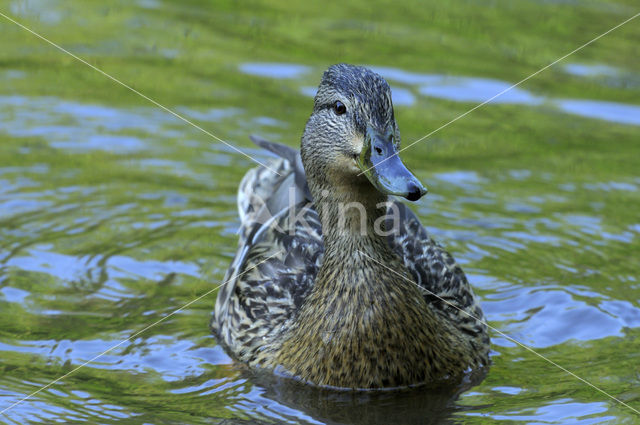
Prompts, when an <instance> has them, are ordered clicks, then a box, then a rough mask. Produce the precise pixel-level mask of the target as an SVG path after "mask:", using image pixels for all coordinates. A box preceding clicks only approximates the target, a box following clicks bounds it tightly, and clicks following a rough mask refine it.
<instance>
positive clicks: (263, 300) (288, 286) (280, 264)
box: [211, 203, 324, 367]
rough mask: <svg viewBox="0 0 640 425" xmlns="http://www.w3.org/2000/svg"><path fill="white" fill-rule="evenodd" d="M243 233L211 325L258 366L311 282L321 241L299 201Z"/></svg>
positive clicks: (315, 221) (313, 216)
mask: <svg viewBox="0 0 640 425" xmlns="http://www.w3.org/2000/svg"><path fill="white" fill-rule="evenodd" d="M301 222H304V223H305V224H304V225H300V223H301ZM249 234H250V236H249V238H248V239H247V241H246V243H245V245H244V246H243V249H242V250H241V251H239V252H238V254H237V255H236V258H235V259H234V261H233V264H232V265H231V267H230V268H229V270H228V271H227V275H226V276H225V282H227V283H226V284H224V286H222V287H221V288H220V291H219V293H218V300H217V303H216V309H215V314H214V317H213V319H212V321H211V328H212V331H213V332H214V333H215V334H216V335H217V336H218V340H219V341H220V342H221V343H222V344H223V345H224V346H226V348H227V349H228V350H229V351H230V352H231V353H232V354H233V355H234V356H235V357H236V358H237V359H238V360H241V361H243V362H246V363H248V364H250V365H251V366H263V367H264V366H266V365H265V363H264V362H265V361H267V360H268V359H270V358H271V357H269V352H268V351H267V350H270V349H274V347H275V345H276V344H274V343H273V342H274V341H278V335H279V334H280V332H281V331H282V330H283V329H285V328H286V327H287V326H289V325H290V323H291V320H292V319H293V318H294V317H295V314H296V312H297V311H298V310H299V309H300V306H301V305H302V303H303V301H304V299H305V298H306V296H307V294H308V291H309V290H310V289H311V287H312V286H313V282H314V281H315V277H316V275H317V273H318V269H319V268H320V263H321V261H322V257H323V255H324V244H323V242H322V235H321V226H320V220H319V218H318V214H317V212H316V211H315V210H314V209H313V208H311V207H309V206H307V207H305V204H304V203H301V204H298V205H296V206H294V207H293V208H292V209H291V210H289V209H285V210H283V211H282V212H281V213H280V214H278V215H277V216H276V217H273V219H272V220H271V221H270V222H268V223H265V224H264V225H258V224H256V225H255V227H254V228H253V229H251V231H250V232H249Z"/></svg>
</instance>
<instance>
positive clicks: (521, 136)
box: [0, 0, 640, 424]
mask: <svg viewBox="0 0 640 425" xmlns="http://www.w3.org/2000/svg"><path fill="white" fill-rule="evenodd" d="M636 9H637V4H635V3H634V2H631V1H627V2H624V1H623V2H618V3H616V4H615V5H614V4H608V3H602V2H595V3H594V2H586V3H573V2H569V3H565V2H527V1H520V0H518V1H509V2H506V1H504V2H502V1H499V2H497V3H491V4H488V3H482V4H480V3H478V4H475V3H474V4H469V3H467V2H450V3H447V4H443V3H438V2H430V3H426V4H425V3H420V4H417V3H416V4H414V3H405V4H403V6H402V7H400V6H394V7H389V6H388V5H382V4H375V2H374V3H372V2H352V3H350V4H349V5H346V4H336V5H331V4H326V5H318V6H315V5H302V4H301V5H296V6H294V5H291V4H289V3H284V2H280V3H278V2H276V3H268V4H267V3H265V4H261V3H256V4H252V5H250V6H249V5H241V4H236V3H228V4H227V3H220V4H218V5H216V6H212V5H210V4H208V3H206V2H199V1H188V2H182V3H178V2H165V1H156V0H144V1H138V2H133V3H131V2H122V3H113V4H111V3H110V4H104V3H103V2H94V1H87V2H76V3H74V4H71V3H64V2H42V1H0V11H2V13H7V14H10V15H11V16H12V17H13V18H15V19H18V20H20V21H21V22H23V23H24V24H25V25H28V26H30V27H32V28H33V29H34V30H36V31H39V32H42V34H43V35H46V36H47V37H50V38H51V39H52V40H54V41H55V42H57V43H60V44H61V45H63V46H64V47H65V48H67V49H69V50H70V51H73V52H74V53H76V54H78V55H80V56H82V57H83V58H85V59H87V60H88V61H89V62H91V63H93V64H95V65H96V66H99V67H101V68H102V69H104V70H105V71H106V72H109V73H111V74H113V75H114V76H115V77H117V78H119V79H122V80H123V81H125V82H126V83H127V84H130V85H131V86H132V87H134V88H136V89H137V90H140V91H141V92H143V93H145V94H146V95H148V96H150V97H152V98H153V99H155V100H157V101H158V102H160V103H162V104H164V105H167V106H168V107H171V108H172V109H173V110H175V111H177V112H178V113H180V114H182V115H184V116H185V117H186V118H188V119H190V120H193V121H194V123H197V124H198V125H201V126H202V127H203V128H205V129H207V130H208V131H211V132H212V133H214V134H215V135H216V136H218V137H220V138H221V139H222V140H225V141H227V142H229V143H231V144H233V146H236V147H238V148H240V149H242V150H243V151H244V152H247V153H248V154H250V155H252V156H254V157H255V158H256V159H258V160H259V161H264V160H266V159H267V158H268V156H267V154H266V153H264V152H261V151H260V150H259V149H257V148H255V147H254V146H252V145H251V143H250V142H249V140H248V135H249V134H251V133H257V134H260V135H262V136H264V137H267V138H270V139H272V140H274V141H278V142H282V143H287V144H289V145H292V146H296V145H297V144H298V143H299V139H300V135H301V133H302V129H303V127H304V124H305V120H306V119H307V117H308V114H309V113H310V111H311V108H312V99H311V97H310V96H313V94H314V93H315V87H316V86H317V83H318V81H319V79H320V77H321V74H322V71H323V70H324V69H325V68H326V67H327V66H328V65H329V64H332V63H336V62H341V61H346V62H351V63H357V64H363V65H367V66H371V67H372V68H374V69H376V70H377V71H378V72H380V73H381V74H382V75H383V76H385V77H386V78H387V79H388V81H389V83H390V84H391V87H392V90H393V96H394V103H395V105H396V117H397V120H398V123H399V125H400V128H401V131H402V134H403V143H405V144H408V143H410V142H411V141H413V140H416V139H418V138H420V137H422V136H424V135H425V134H427V133H429V132H431V131H432V130H434V129H436V128H438V127H440V126H441V125H443V124H445V123H446V122H448V121H450V120H451V119H453V118H455V117H456V116H458V115H460V114H462V113H464V112H465V111H467V110H469V109H470V108H472V107H473V106H475V105H476V104H478V103H480V102H484V101H485V100H487V99H488V98H490V97H492V96H494V95H496V94H498V93H499V92H501V91H503V90H505V89H506V88H509V87H510V86H511V85H513V84H515V83H517V82H518V81H520V80H521V79H522V78H524V77H526V76H527V75H529V74H531V73H533V72H535V71H536V70H538V69H539V68H541V67H542V66H544V65H546V64H548V63H550V62H552V61H553V60H555V59H557V58H558V57H560V56H562V55H564V54H565V53H567V52H569V51H571V50H573V49H574V48H575V47H577V46H579V45H581V44H583V43H584V42H585V41H587V40H588V39H589V38H590V37H595V36H596V35H598V34H600V33H602V32H604V31H606V30H607V29H609V28H611V27H613V26H614V25H616V24H618V23H619V22H621V21H623V20H624V19H626V18H628V17H630V16H632V15H633V13H637V10H636ZM525 18H526V19H525ZM0 22H1V23H0V25H1V27H2V34H3V37H2V39H1V40H0V47H2V49H0V51H1V52H2V53H0V138H1V142H0V222H1V224H0V376H1V378H2V379H0V409H4V408H6V407H8V406H10V405H11V404H12V403H14V402H16V401H17V400H19V399H20V398H22V397H24V396H26V395H28V394H30V393H32V392H34V391H36V390H38V389H39V388H41V387H42V386H44V385H46V384H48V383H49V382H51V381H53V380H54V379H56V378H58V377H60V376H62V375H64V374H65V373H67V372H69V371H71V370H73V369H74V368H75V367H77V366H79V365H81V364H83V363H85V362H86V361H88V360H90V359H92V358H93V357H94V356H96V355H98V354H100V353H102V352H104V351H105V350H108V349H109V348H111V347H113V346H114V345H116V344H118V343H120V342H121V341H123V340H125V339H126V338H128V337H129V336H131V335H133V334H135V333H136V332H138V331H140V330H142V329H144V328H145V327H147V326H149V325H150V324H153V323H155V322H157V321H158V320H160V319H162V318H164V317H165V316H166V315H168V314H170V313H172V312H174V311H175V310H176V309H177V308H179V307H181V306H183V305H185V304H187V303H189V302H190V301H192V300H194V299H195V298H197V297H198V296H200V295H203V294H206V293H207V292H209V291H211V290H212V289H213V288H215V287H216V286H217V285H219V284H220V283H221V282H222V279H223V276H224V272H225V270H226V268H227V266H228V265H229V262H230V261H231V259H232V257H233V255H234V253H235V249H236V244H237V234H236V232H237V229H238V224H239V222H238V218H237V213H236V205H235V192H236V190H237V185H238V183H239V181H240V179H241V178H242V175H243V174H244V173H245V172H246V171H247V170H248V169H249V168H251V167H253V166H255V164H254V163H253V162H251V161H250V160H249V159H247V158H246V157H244V156H242V155H239V154H238V153H237V152H235V151H234V150H233V149H231V148H229V147H228V146H226V145H225V144H223V143H221V142H220V141H218V140H215V139H212V138H210V137H209V136H207V135H205V134H203V133H202V132H200V131H199V130H197V129H195V128H193V127H191V126H189V125H187V124H185V123H184V122H182V121H180V120H178V119H176V118H175V117H173V116H172V115H170V114H168V113H166V112H165V111H162V110H161V109H159V108H157V107H155V106H154V105H152V104H150V103H148V102H146V101H145V100H144V99H141V98H140V97H138V96H136V95H135V94H133V93H131V92H129V91H127V90H126V89H124V88H123V87H121V86H118V85H116V84H115V83H114V82H113V81H110V80H108V79H106V78H105V77H104V76H102V75H100V74H99V73H97V72H95V71H93V70H91V69H89V68H87V67H86V66H84V65H82V64H79V63H77V62H75V61H74V60H73V59H71V58H69V57H68V56H65V55H64V54H62V53H61V52H59V51H56V50H55V49H53V48H52V47H51V46H48V45H46V44H45V43H43V42H42V41H41V40H38V39H37V38H35V37H34V36H32V35H30V34H28V33H26V32H25V31H24V30H21V29H20V28H18V27H16V26H15V25H13V24H11V23H9V22H7V21H4V20H2V21H0ZM639 28H640V27H639V26H638V24H637V23H635V22H633V23H630V24H628V25H627V26H625V27H623V28H621V29H620V30H617V31H616V32H613V33H611V34H610V35H607V36H606V37H604V38H602V39H601V40H599V41H598V42H597V43H594V44H593V45H591V46H589V47H588V48H585V49H584V51H581V52H579V53H577V54H575V55H573V56H572V57H571V58H569V59H568V60H567V62H566V63H562V64H558V65H557V66H555V67H553V68H551V69H549V70H547V71H545V72H544V73H541V74H540V75H538V76H536V77H535V78H533V79H531V80H530V81H527V83H525V84H523V85H521V86H519V87H517V88H515V89H513V90H510V91H508V92H506V93H505V94H504V95H502V96H500V97H497V98H496V99H495V100H494V101H492V102H490V103H489V104H487V105H485V106H483V107H482V108H480V109H478V110H477V111H474V112H473V113H472V114H469V115H468V116H466V117H464V118H462V119H460V120H459V121H456V122H455V123H454V124H452V125H451V126H449V127H447V128H446V129H443V130H442V131H440V132H438V133H436V134H434V135H433V136H432V137H430V138H429V139H427V140H425V141H424V142H421V143H419V144H417V145H416V146H414V147H412V148H410V149H409V150H407V151H406V152H404V155H403V156H404V158H405V160H406V162H407V163H408V165H409V166H410V168H411V169H412V170H414V171H415V172H416V174H417V175H418V176H419V177H420V178H421V179H422V180H423V181H424V182H425V183H426V184H427V186H428V187H429V190H430V193H429V195H428V196H426V197H425V198H423V199H422V200H421V201H420V202H418V203H417V204H415V205H412V208H414V210H415V211H416V212H417V213H418V215H419V216H420V217H421V219H422V221H423V223H424V224H425V226H426V227H427V229H428V230H429V232H430V233H431V234H432V235H433V236H434V237H435V238H437V239H438V240H439V241H440V242H441V243H443V244H444V245H445V246H446V247H447V248H448V249H449V250H450V251H451V252H452V254H453V255H454V256H455V257H456V259H457V260H458V261H459V263H460V264H461V265H462V266H463V268H464V269H465V271H466V272H467V275H468V277H469V279H470V281H471V283H472V284H473V286H474V288H475V291H476V293H477V294H478V296H479V298H480V300H481V303H482V307H483V309H484V311H485V314H486V316H487V319H488V321H489V323H490V325H491V326H492V327H494V328H495V329H497V330H499V331H500V332H503V333H504V334H506V335H509V336H510V337H512V338H515V339H517V340H518V341H520V342H522V343H524V344H527V345H528V346H529V347H531V348H532V349H534V350H536V351H537V352H539V353H540V354H541V355H543V356H545V357H548V358H549V359H551V360H553V361H554V362H557V363H558V364H560V365H562V366H564V367H566V368H567V369H569V370H571V371H572V372H574V373H576V374H577V375H579V376H581V377H583V378H584V379H587V380H589V381H590V382H592V383H593V384H594V385H596V386H598V387H600V388H602V389H603V390H604V391H606V392H608V393H610V394H612V395H614V396H615V397H617V398H619V399H620V400H622V401H624V402H625V403H628V404H629V405H631V406H633V407H634V408H636V409H640V389H639V388H640V386H639V384H640V378H639V376H640V375H639V369H638V365H639V364H640V355H639V354H638V353H640V340H639V338H640V282H639V279H640V274H639V271H640V265H639V263H638V261H637V258H638V254H639V253H640V214H639V213H638V211H640V177H639V176H638V171H637V170H638V169H640V160H639V158H640V145H639V144H638V140H640V127H639V126H640V121H639V119H638V117H640V101H638V99H640V59H637V58H640V50H638V49H639V47H638V46H640V43H638V42H637V41H638V39H639V38H640V31H639ZM215 295H216V294H215V291H214V292H212V293H210V294H209V295H207V296H205V297H203V298H202V299H200V300H199V301H197V302H195V303H193V304H191V305H189V307H188V308H186V309H184V310H181V311H179V312H178V313H176V314H174V315H172V316H170V317H168V318H167V319H166V320H164V321H163V322H162V323H160V324H158V325H156V326H154V327H152V328H150V329H148V330H147V331H145V332H143V333H141V334H139V335H137V336H136V337H135V338H132V339H131V340H129V341H126V342H125V343H123V344H122V345H120V346H118V347H117V348H115V349H113V350H111V351H110V352H108V353H106V354H104V355H103V356H101V357H99V358H98V359H96V360H95V361H93V362H91V363H89V364H87V365H86V366H84V367H82V368H81V369H79V370H78V371H77V372H75V373H74V374H72V375H70V376H68V377H66V378H64V379H63V380H61V381H60V382H58V383H56V384H55V385H53V386H51V387H50V388H48V389H46V390H44V391H42V392H39V393H38V394H36V395H35V396H33V397H32V398H30V399H28V400H26V401H25V402H23V403H21V404H19V405H17V406H16V407H14V408H12V409H10V410H9V411H7V412H5V413H4V414H3V415H0V421H1V422H3V423H10V424H23V423H42V424H49V423H56V422H59V423H73V422H88V423H104V424H108V423H116V422H118V423H131V424H145V423H158V424H160V423H166V424H168V423H225V424H240V423H243V424H244V423H283V422H284V423H309V424H319V423H349V424H351V423H354V424H355V423H360V424H374V423H380V424H387V423H392V422H393V423H416V424H418V423H434V424H435V423H470V424H485V423H487V424H489V423H491V424H493V423H505V424H522V423H534V424H600V423H629V424H631V423H640V417H638V416H637V415H636V414H635V413H634V412H633V411H631V410H630V409H628V408H626V407H624V406H622V405H620V404H618V403H616V402H615V401H613V400H611V399H610V398H607V397H606V396H605V395H603V394H602V393H599V392H597V391H595V390H594V389H593V388H590V387H589V386H587V385H585V384H584V383H582V382H580V381H579V380H576V379H575V378H574V377H572V376H570V375H568V374H567V373H565V372H563V371H562V370H560V369H558V368H557V367H555V366H553V365H551V364H549V363H547V362H545V361H544V360H542V359H541V358H539V357H537V356H535V355H534V354H532V353H530V352H528V351H526V350H524V349H523V348H522V347H520V346H518V345H517V344H515V343H513V342H512V341H511V340H509V339H507V338H505V337H504V336H503V335H501V334H500V333H498V332H495V331H493V332H492V361H493V364H492V366H491V368H490V369H489V370H488V371H483V373H478V374H476V375H474V376H470V377H469V379H468V380H467V381H466V382H465V383H463V384H462V385H461V386H457V387H452V388H439V389H437V390H432V389H418V390H412V391H402V392H393V393H365V394H350V393H336V392H331V391H325V390H318V389H313V388H309V387H305V386H301V385H298V384H295V383H291V382H288V381H283V380H280V379H277V378H274V377H272V376H270V375H255V374H253V373H251V372H249V371H247V370H245V369H244V368H243V367H241V366H239V365H236V364H234V363H233V361H232V360H231V359H230V358H229V357H228V356H227V355H226V354H225V352H224V351H223V350H222V349H221V348H220V347H219V346H218V345H217V344H216V342H215V340H214V339H213V338H212V336H211V335H210V334H209V331H208V326H207V324H208V320H209V317H210V314H211V312H212V309H213V305H214V302H215Z"/></svg>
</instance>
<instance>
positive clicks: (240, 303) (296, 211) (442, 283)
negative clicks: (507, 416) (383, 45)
mask: <svg viewBox="0 0 640 425" xmlns="http://www.w3.org/2000/svg"><path fill="white" fill-rule="evenodd" d="M332 73H333V74H332ZM336 96H342V97H341V99H345V100H348V101H349V102H350V103H349V104H348V105H349V108H350V109H349V110H350V111H353V116H352V117H351V118H350V121H346V120H344V121H339V120H338V119H337V118H335V119H334V118H333V115H331V114H330V112H324V110H323V107H324V106H323V105H324V103H323V102H325V103H326V101H327V99H334V98H335V97H336ZM348 96H351V97H348ZM331 120H333V121H332V122H330V123H327V121H331ZM375 121H379V122H381V124H380V123H379V124H376V125H386V126H392V127H394V128H395V131H396V133H397V126H396V125H395V120H394V118H393V109H392V107H391V101H390V95H389V92H388V86H387V85H386V82H384V80H383V79H382V78H380V77H379V76H377V75H376V74H374V73H372V72H371V71H368V70H366V69H365V68H360V67H350V66H347V65H339V66H334V67H332V68H330V69H329V70H328V71H327V73H325V76H324V77H323V82H322V83H321V86H320V89H319V93H318V95H317V96H316V100H315V105H314V113H313V114H312V116H311V118H310V120H309V122H308V123H307V127H306V130H305V135H304V136H303V142H302V148H303V149H302V150H303V152H302V154H303V155H302V161H301V160H300V155H299V154H298V153H297V151H295V150H293V149H291V148H287V147H285V146H282V145H276V144H270V143H269V142H266V141H262V140H257V139H256V140H255V141H256V142H257V143H258V144H260V145H261V146H263V147H266V148H268V149H269V150H271V151H273V152H275V153H277V154H278V155H279V156H280V158H278V159H274V160H272V161H271V162H270V163H269V167H270V168H271V169H272V170H275V171H277V172H278V173H279V174H280V176H278V175H277V174H275V173H274V172H272V171H271V170H269V169H266V168H264V167H260V168H255V169H252V170H250V171H249V172H248V173H247V174H246V175H245V177H244V179H243V180H242V182H241V184H240V189H239V196H238V208H239V212H240V218H241V236H240V242H239V249H238V253H237V255H236V258H235V259H234V261H233V263H232V265H231V267H230V269H229V271H228V272H227V275H226V277H225V281H227V280H228V283H227V284H226V285H224V286H223V287H222V288H221V289H220V292H219V294H218V300H217V303H216V309H215V314H214V317H213V318H212V321H211V327H212V330H213V331H214V333H215V334H216V335H217V337H218V339H219V341H220V342H221V343H222V344H223V345H224V346H225V347H226V349H227V350H228V351H229V352H230V353H231V354H232V355H233V356H234V357H235V358H236V359H237V360H239V361H241V362H244V363H247V364H249V365H250V366H252V367H257V368H264V369H272V370H275V371H279V372H282V373H284V374H287V375H290V376H294V377H297V378H299V379H301V380H304V381H308V382H311V383H313V384H316V385H326V386H333V387H346V388H381V387H399V386H406V385H414V384H421V383H425V382H433V381H437V380H441V379H445V378H448V377H460V376H461V375H462V374H463V373H464V372H465V371H467V370H468V369H469V368H477V367H480V366H482V365H486V364H487V363H488V350H489V338H488V335H487V329H486V326H485V325H484V324H483V323H481V322H480V320H483V315H482V311H481V309H480V307H479V305H478V303H477V300H476V298H475V296H474V294H473V291H472V290H471V288H470V286H469V284H468V282H467V279H466V277H465V275H464V273H463V272H462V270H461V268H460V267H459V266H458V265H457V264H456V263H455V261H454V260H453V258H452V257H451V256H450V255H449V254H448V253H447V252H446V251H445V250H444V249H443V248H442V247H440V246H439V245H438V244H437V243H435V242H434V241H433V240H432V239H431V238H430V237H429V235H428V234H427V232H426V230H425V229H424V227H423V226H422V225H421V224H420V222H419V220H418V219H417V217H416V216H415V215H414V214H413V212H411V210H409V209H408V208H407V207H406V206H405V205H404V204H402V203H400V202H397V201H393V202H392V203H391V204H388V205H387V206H380V205H379V202H381V201H385V200H386V196H383V195H382V194H380V193H379V192H377V191H376V190H375V189H373V187H372V186H371V184H370V183H369V182H368V181H367V180H366V179H365V178H364V177H362V176H358V175H356V174H355V173H354V172H353V171H352V170H351V169H350V168H349V167H348V166H345V165H344V164H347V162H345V161H347V160H346V159H345V158H348V157H349V156H350V155H352V154H351V153H350V151H351V150H354V149H355V150H358V148H359V146H361V143H362V142H361V140H360V141H359V140H358V134H361V133H362V125H363V122H375ZM336 135H338V136H340V137H341V138H343V139H345V140H347V141H345V142H340V143H339V142H335V140H336ZM397 138H398V140H399V133H398V134H397ZM332 143H333V145H335V146H332ZM303 163H304V167H303ZM334 164H335V165H334ZM305 171H306V177H307V179H305ZM307 183H308V186H307ZM311 199H314V200H315V201H311ZM353 201H357V202H360V203H362V204H363V205H364V208H365V210H366V211H367V216H366V218H365V219H362V217H361V216H358V215H356V214H353V213H347V214H345V213H344V210H340V209H339V208H338V205H340V203H341V202H342V203H344V202H353ZM388 209H390V210H393V211H394V212H396V213H397V216H396V217H397V220H396V221H395V222H392V221H391V219H390V218H387V219H386V221H384V225H382V226H381V225H380V223H381V222H380V221H379V219H380V218H382V217H384V216H385V214H386V213H387V212H388ZM340 220H343V221H342V222H341V225H340V226H338V222H339V221H340ZM376 220H378V221H376ZM383 220H384V219H383ZM301 223H303V224H304V225H301ZM376 226H377V227H376ZM361 228H364V229H365V230H366V231H365V232H364V233H362V232H360V231H358V232H356V231H355V229H358V230H360V229H361ZM374 229H377V230H380V229H382V230H387V234H385V235H384V236H381V235H380V234H378V233H380V232H379V231H376V232H374ZM323 230H324V233H323ZM433 294H435V295H433ZM443 300H445V301H446V302H444V301H443ZM454 306H455V307H454ZM461 310H462V311H464V312H467V313H469V314H470V315H471V316H473V317H474V318H475V319H474V318H472V317H469V315H467V314H465V313H463V312H462V311H461ZM476 319H479V320H476Z"/></svg>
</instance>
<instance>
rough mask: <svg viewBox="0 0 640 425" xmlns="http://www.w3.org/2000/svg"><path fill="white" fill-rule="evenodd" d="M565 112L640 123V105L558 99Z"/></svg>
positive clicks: (627, 122)
mask: <svg viewBox="0 0 640 425" xmlns="http://www.w3.org/2000/svg"><path fill="white" fill-rule="evenodd" d="M556 103H557V104H558V105H559V106H560V109H562V110H563V111H565V112H569V113H572V114H576V115H581V116H583V117H587V118H597V119H601V120H606V121H612V122H619V123H621V124H632V125H640V106H636V105H624V104H621V103H615V102H601V101H595V100H572V99H563V100H557V101H556Z"/></svg>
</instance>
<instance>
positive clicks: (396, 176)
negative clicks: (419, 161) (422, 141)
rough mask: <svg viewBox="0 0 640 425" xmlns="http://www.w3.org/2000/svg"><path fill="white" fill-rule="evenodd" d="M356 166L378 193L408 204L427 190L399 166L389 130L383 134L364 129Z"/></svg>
mask: <svg viewBox="0 0 640 425" xmlns="http://www.w3.org/2000/svg"><path fill="white" fill-rule="evenodd" d="M358 166H359V167H360V169H361V170H362V171H363V173H364V174H365V175H366V176H367V178H368V179H369V181H370V182H371V184H373V186H375V188H376V189H378V190H379V191H380V192H382V193H386V194H388V195H397V196H402V197H404V198H406V199H408V200H410V201H417V200H418V199H420V198H421V197H423V196H424V195H425V194H426V193H427V188H426V187H424V186H423V185H422V183H420V180H418V179H417V178H416V176H414V175H413V174H412V173H411V171H409V170H408V169H407V167H406V166H405V165H404V164H403V163H402V160H401V159H400V157H399V156H398V149H397V147H396V144H395V140H394V136H393V132H392V131H391V130H388V131H387V132H385V133H384V134H383V133H381V132H379V131H377V130H375V129H374V128H372V127H368V128H367V134H366V136H365V141H364V146H363V147H362V152H361V153H360V156H359V157H358Z"/></svg>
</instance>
